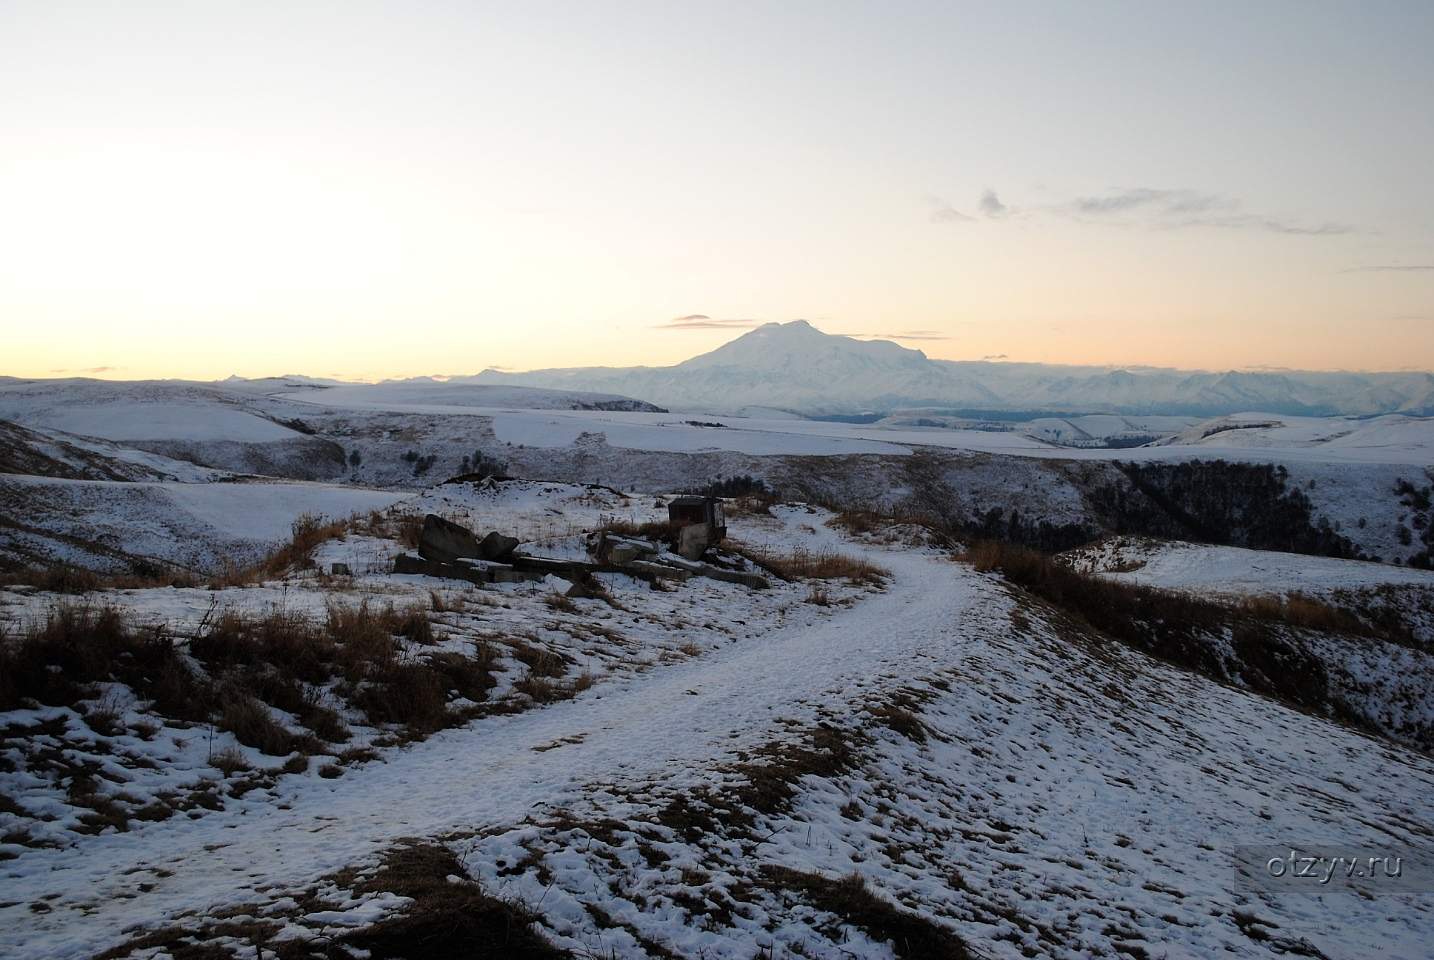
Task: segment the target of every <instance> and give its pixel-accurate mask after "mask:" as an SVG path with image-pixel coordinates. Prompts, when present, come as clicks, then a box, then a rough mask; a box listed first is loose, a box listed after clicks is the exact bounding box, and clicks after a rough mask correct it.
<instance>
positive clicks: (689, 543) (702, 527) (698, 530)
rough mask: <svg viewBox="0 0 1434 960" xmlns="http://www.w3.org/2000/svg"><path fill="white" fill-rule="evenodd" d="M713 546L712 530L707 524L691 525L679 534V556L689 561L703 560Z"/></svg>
mask: <svg viewBox="0 0 1434 960" xmlns="http://www.w3.org/2000/svg"><path fill="white" fill-rule="evenodd" d="M710 546H712V530H711V528H709V527H708V526H707V524H705V523H689V524H688V525H687V526H685V527H683V528H682V529H681V530H680V531H678V533H677V554H678V556H680V557H683V558H684V559H687V560H701V559H702V555H703V554H704V553H706V552H707V548H708V547H710Z"/></svg>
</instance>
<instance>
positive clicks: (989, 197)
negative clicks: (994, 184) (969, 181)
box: [981, 190, 1011, 219]
mask: <svg viewBox="0 0 1434 960" xmlns="http://www.w3.org/2000/svg"><path fill="white" fill-rule="evenodd" d="M981 212H982V213H984V214H985V215H986V216H988V217H992V218H994V219H999V218H1000V217H1004V216H1005V215H1006V214H1008V213H1010V212H1011V208H1010V207H1008V206H1006V205H1005V204H1004V203H1002V202H1001V198H1000V197H998V196H996V191H994V190H987V191H986V192H985V193H983V194H981Z"/></svg>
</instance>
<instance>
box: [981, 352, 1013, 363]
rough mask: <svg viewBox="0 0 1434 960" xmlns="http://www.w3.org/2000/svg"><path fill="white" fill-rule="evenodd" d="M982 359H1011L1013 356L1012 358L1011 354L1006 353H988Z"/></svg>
mask: <svg viewBox="0 0 1434 960" xmlns="http://www.w3.org/2000/svg"><path fill="white" fill-rule="evenodd" d="M981 359H982V360H988V361H989V360H1009V359H1011V358H1010V357H1009V356H1007V355H1006V354H1004V353H988V354H986V355H985V356H984V357H982V358H981Z"/></svg>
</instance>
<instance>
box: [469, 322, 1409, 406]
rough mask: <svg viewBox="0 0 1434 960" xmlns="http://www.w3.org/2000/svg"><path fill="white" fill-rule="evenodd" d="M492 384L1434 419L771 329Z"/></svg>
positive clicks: (1212, 383) (709, 402)
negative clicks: (679, 352) (665, 362)
mask: <svg viewBox="0 0 1434 960" xmlns="http://www.w3.org/2000/svg"><path fill="white" fill-rule="evenodd" d="M476 379H477V380H478V381H479V382H483V383H495V384H496V383H505V384H518V385H523V384H526V385H530V386H537V387H548V388H554V389H564V390H601V391H608V392H613V393H620V394H625V395H627V396H634V397H641V398H642V399H644V400H648V401H651V402H653V403H658V404H661V405H663V406H667V407H672V408H678V409H694V410H695V409H705V410H709V411H714V412H733V411H736V410H738V409H739V408H741V407H744V406H754V405H755V406H768V407H775V408H779V409H786V410H794V411H798V412H802V413H810V414H852V413H861V412H865V411H868V410H876V411H883V412H885V411H890V410H893V409H896V408H900V407H913V406H923V405H933V404H937V405H945V406H949V407H955V408H961V409H966V410H1016V411H1040V410H1050V411H1074V412H1082V413H1091V412H1100V413H1130V414H1145V415H1151V414H1167V415H1182V416H1202V417H1209V416H1218V415H1221V414H1227V413H1234V412H1237V411H1241V410H1265V411H1269V412H1272V413H1283V414H1292V415H1294V414H1305V415H1314V416H1329V415H1336V414H1353V415H1360V416H1368V415H1373V414H1380V413H1406V414H1412V415H1427V414H1430V413H1434V376H1431V375H1430V374H1427V373H1374V374H1365V373H1317V372H1303V371H1233V370H1232V371H1223V372H1205V371H1189V370H1171V369H1161V368H1145V367H1137V368H1117V367H1074V366H1054V365H1047V364H1033V363H988V362H972V361H961V362H957V361H946V360H932V359H930V358H928V357H927V356H926V355H925V354H924V353H922V352H921V351H919V350H909V349H906V348H904V347H901V346H898V345H897V344H895V343H891V342H889V341H882V340H857V339H855V338H853V337H845V336H834V335H831V334H826V333H822V332H821V331H819V330H817V329H816V328H815V327H813V326H811V325H810V324H809V323H807V322H806V321H805V320H794V321H792V322H790V323H768V324H764V325H763V326H761V327H758V328H757V329H755V330H752V331H750V332H748V333H746V334H743V335H742V336H741V337H738V338H737V339H736V340H734V341H732V342H730V343H728V344H725V345H723V346H721V347H718V348H717V349H716V350H713V351H711V352H709V353H705V354H702V355H700V356H697V357H693V358H692V359H690V360H685V361H683V362H682V363H679V364H676V365H675V366H671V367H628V368H609V367H592V368H567V369H554V370H534V371H530V372H527V373H509V372H499V371H495V370H486V371H484V372H483V373H481V374H479V375H478V377H477V378H476Z"/></svg>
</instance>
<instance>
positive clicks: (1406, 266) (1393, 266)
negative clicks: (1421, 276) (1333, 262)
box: [1340, 263, 1434, 273]
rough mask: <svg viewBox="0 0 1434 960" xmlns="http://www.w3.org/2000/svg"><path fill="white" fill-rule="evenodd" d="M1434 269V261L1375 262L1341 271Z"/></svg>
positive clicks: (1408, 271) (1380, 271)
mask: <svg viewBox="0 0 1434 960" xmlns="http://www.w3.org/2000/svg"><path fill="white" fill-rule="evenodd" d="M1428 271H1434V263H1375V264H1370V265H1369V266H1367V267H1350V268H1348V269H1347V270H1341V271H1340V273H1423V272H1428Z"/></svg>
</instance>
